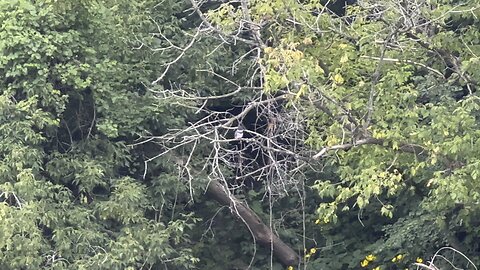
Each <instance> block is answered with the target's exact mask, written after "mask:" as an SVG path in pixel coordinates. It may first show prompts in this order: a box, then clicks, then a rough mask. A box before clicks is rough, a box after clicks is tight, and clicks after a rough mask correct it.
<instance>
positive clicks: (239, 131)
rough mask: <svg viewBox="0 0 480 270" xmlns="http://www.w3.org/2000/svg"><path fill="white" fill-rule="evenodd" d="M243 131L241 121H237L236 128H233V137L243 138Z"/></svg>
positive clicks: (243, 127)
mask: <svg viewBox="0 0 480 270" xmlns="http://www.w3.org/2000/svg"><path fill="white" fill-rule="evenodd" d="M244 131H245V126H244V125H243V124H242V123H238V127H237V130H235V135H234V137H235V139H237V140H239V139H241V138H243V132H244Z"/></svg>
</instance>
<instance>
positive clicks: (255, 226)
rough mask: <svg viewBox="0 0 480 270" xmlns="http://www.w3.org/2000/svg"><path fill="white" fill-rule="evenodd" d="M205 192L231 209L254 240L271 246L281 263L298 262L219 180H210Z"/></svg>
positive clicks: (273, 234) (289, 250) (286, 246)
mask: <svg viewBox="0 0 480 270" xmlns="http://www.w3.org/2000/svg"><path fill="white" fill-rule="evenodd" d="M207 193H208V194H209V195H210V196H212V197H213V198H214V199H215V200H216V201H218V202H219V203H221V204H223V205H227V206H229V207H230V208H231V209H232V213H234V215H235V216H236V217H237V218H239V219H241V220H242V221H243V222H244V223H245V225H247V226H248V228H249V230H250V232H251V233H252V235H253V237H254V238H255V241H257V242H258V243H259V244H260V245H262V246H264V247H267V248H271V247H273V255H274V256H275V257H276V258H277V259H278V260H279V261H280V262H281V263H282V264H283V265H285V266H290V265H297V264H298V262H299V257H298V255H297V253H296V252H295V250H293V249H292V248H291V247H290V246H288V245H287V244H286V243H285V242H283V241H282V240H281V239H280V238H279V237H278V236H277V235H276V234H275V233H274V232H273V231H272V230H271V228H269V227H268V226H267V225H265V223H263V221H262V220H261V219H260V217H259V216H258V215H257V214H256V213H255V212H254V211H253V210H252V209H250V207H248V206H247V205H246V204H245V203H243V202H241V201H240V200H238V199H237V198H235V197H234V196H233V195H232V194H230V193H229V192H228V191H226V189H225V187H224V186H223V185H222V184H221V183H220V182H218V181H211V182H210V184H209V185H208V189H207Z"/></svg>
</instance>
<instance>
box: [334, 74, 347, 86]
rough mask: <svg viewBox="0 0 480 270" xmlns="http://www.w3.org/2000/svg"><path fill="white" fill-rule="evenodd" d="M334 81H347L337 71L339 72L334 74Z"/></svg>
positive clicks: (338, 82) (339, 82)
mask: <svg viewBox="0 0 480 270" xmlns="http://www.w3.org/2000/svg"><path fill="white" fill-rule="evenodd" d="M333 81H334V82H335V83H336V84H343V83H344V82H345V79H343V77H342V75H340V74H338V73H337V74H335V76H333Z"/></svg>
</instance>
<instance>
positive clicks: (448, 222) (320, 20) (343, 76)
mask: <svg viewBox="0 0 480 270" xmlns="http://www.w3.org/2000/svg"><path fill="white" fill-rule="evenodd" d="M190 2H191V4H192V8H193V10H194V11H195V12H196V14H197V16H198V18H199V23H198V28H197V32H196V33H197V34H195V37H197V38H198V39H201V38H209V40H210V39H212V38H213V39H215V38H216V39H217V42H218V44H219V45H218V46H212V47H211V48H210V50H207V55H210V54H215V53H216V52H217V51H219V50H223V51H228V52H231V51H233V52H234V53H236V55H237V56H236V59H235V60H234V61H231V62H230V63H231V69H229V70H228V71H229V72H226V71H225V68H221V67H219V64H218V62H209V61H208V60H206V61H205V62H206V63H207V64H206V66H207V67H208V68H199V71H201V72H204V73H208V74H210V75H211V76H212V78H214V79H217V80H221V81H223V83H225V84H227V87H228V86H230V89H231V90H230V91H228V90H224V89H225V88H227V87H222V88H221V89H222V90H223V91H222V92H221V93H220V95H215V94H212V93H211V92H210V93H209V92H208V91H212V92H213V93H216V92H215V90H214V89H219V88H213V89H212V88H207V86H203V87H202V88H201V89H205V88H207V89H208V91H207V92H203V91H200V90H199V89H198V88H195V87H190V86H189V85H188V84H186V85H183V86H179V87H178V88H177V89H176V90H177V92H176V93H175V92H173V94H172V91H171V90H169V91H168V92H167V91H165V92H163V93H162V94H163V95H164V96H166V95H167V94H168V95H170V97H172V96H173V97H175V98H180V99H183V100H196V101H197V106H198V107H197V108H198V112H201V113H203V114H201V117H199V119H200V120H198V121H197V122H192V124H190V125H188V126H187V127H186V128H184V129H183V130H180V131H175V132H171V133H168V134H166V135H162V136H156V137H155V139H157V140H158V141H159V143H160V144H161V145H162V146H163V147H164V148H165V149H167V151H166V152H169V151H170V150H172V149H176V148H177V147H180V145H181V147H182V149H183V146H187V145H190V148H188V152H189V153H190V154H189V156H195V155H196V153H198V151H196V150H197V149H196V147H198V145H202V143H205V142H208V143H209V144H210V145H211V147H209V148H208V150H205V148H204V147H201V148H200V150H199V151H201V152H202V153H204V154H203V156H205V157H206V158H207V161H208V163H207V165H205V166H203V168H204V170H203V172H204V173H205V172H206V173H207V174H208V177H209V178H210V180H211V181H216V180H219V181H221V182H222V183H223V186H224V188H225V189H229V190H230V194H232V195H233V194H238V193H243V192H244V191H245V190H244V189H242V188H243V187H241V188H239V187H238V186H242V185H238V179H239V178H248V177H250V176H253V178H255V180H256V181H257V182H256V183H258V181H259V180H260V181H262V183H263V184H262V187H263V188H264V191H265V192H266V193H265V194H266V196H267V197H268V198H269V202H270V206H269V207H268V209H269V210H268V211H269V224H270V227H271V228H273V227H272V224H273V223H274V220H276V219H279V218H281V216H282V215H284V212H283V211H285V208H282V206H279V209H277V211H278V212H275V210H273V208H274V207H275V202H277V203H278V200H277V199H276V198H278V197H276V196H278V195H279V193H282V194H288V193H289V192H292V188H293V190H295V189H296V190H297V191H299V193H300V194H301V195H302V196H303V195H305V194H306V193H305V191H304V189H305V185H306V186H310V187H312V188H313V189H314V190H316V191H317V192H318V195H319V196H320V198H321V200H320V201H321V203H320V204H319V207H318V208H317V210H316V214H317V215H318V217H317V218H315V219H314V220H313V221H312V220H305V219H304V222H314V221H315V220H316V223H319V224H330V223H331V222H334V223H335V222H339V219H340V220H341V221H343V222H345V221H346V220H348V219H350V218H351V217H352V213H350V212H349V211H350V210H351V209H352V210H353V211H355V212H354V213H358V220H359V224H365V223H367V222H366V221H364V220H365V219H366V218H367V217H368V218H369V219H370V220H374V221H375V222H377V224H378V225H379V226H377V227H374V228H372V229H371V231H370V232H365V233H366V234H368V235H367V236H366V237H365V238H366V239H368V238H371V239H372V240H370V241H369V242H370V243H371V245H369V246H367V247H365V246H364V243H356V244H352V245H351V246H350V247H351V248H353V249H357V251H356V252H355V253H354V254H355V255H354V257H353V258H351V257H350V258H349V261H346V259H345V258H344V259H343V260H340V261H338V260H337V261H335V264H334V265H333V266H330V269H333V268H336V269H340V268H341V267H345V265H348V266H349V267H354V265H358V262H359V261H361V260H362V257H364V256H365V254H368V252H376V253H383V254H384V255H385V257H386V259H385V260H384V261H383V263H386V262H387V261H389V260H390V259H389V258H391V257H392V256H393V255H395V254H396V253H399V252H406V251H409V252H411V253H410V254H409V256H410V258H414V257H415V256H417V255H415V254H420V253H426V254H429V253H433V252H434V251H435V250H436V249H437V247H438V246H441V245H443V244H449V245H455V246H457V248H458V249H461V250H469V252H472V253H471V254H473V253H474V252H475V250H476V249H477V247H476V244H475V243H476V242H477V239H478V234H476V233H475V232H474V231H475V229H474V228H475V227H476V225H475V224H474V223H475V222H474V221H473V220H475V216H476V215H477V214H476V213H477V211H478V209H477V207H476V200H477V199H476V198H477V197H478V194H477V189H476V188H475V187H476V186H478V184H477V183H476V182H477V177H476V175H477V173H476V171H477V169H478V168H477V165H476V164H477V163H478V161H477V156H478V149H477V148H478V147H476V145H477V144H478V142H479V137H478V108H479V106H478V97H477V94H476V88H477V87H478V74H479V73H478V70H477V67H476V66H475V65H474V64H473V65H472V63H476V62H477V61H478V56H477V55H478V50H477V49H478V48H477V47H478V39H477V38H476V37H477V35H478V30H477V29H478V19H477V16H478V7H479V3H478V2H477V1H470V2H468V3H463V2H462V3H460V2H458V1H443V2H442V3H427V2H422V3H418V2H416V1H384V2H382V3H378V2H374V1H353V2H352V1H335V2H336V3H330V1H329V2H327V3H320V2H318V1H309V2H298V1H268V2H265V1H248V2H247V1H240V2H223V3H209V2H206V3H205V2H200V1H190ZM341 2H343V4H341ZM339 7H340V8H339ZM193 43H194V41H193V40H192V44H193ZM187 50H188V47H185V48H184V49H182V50H180V51H181V52H185V51H187ZM234 58H235V57H234ZM207 59H208V58H207ZM239 63H248V65H250V68H249V69H247V71H243V70H241V69H239V68H238V65H239ZM172 65H174V63H172ZM220 65H221V66H222V67H223V66H224V65H225V60H224V61H222V62H221V64H220ZM162 75H163V74H162ZM162 78H163V77H160V79H162ZM252 88H253V89H252ZM258 88H260V89H258ZM245 96H246V98H247V99H246V101H245V99H244V97H245ZM238 97H241V99H240V101H238V99H237V98H238ZM218 99H222V100H231V101H229V102H226V103H229V104H232V105H233V106H231V107H230V108H229V107H227V108H225V106H223V107H222V106H221V105H218V102H216V101H215V100H218ZM235 106H236V107H235ZM238 107H240V108H238ZM252 119H253V120H252ZM277 120H279V121H277ZM239 123H240V124H242V123H243V124H247V125H248V124H250V126H249V127H247V131H246V133H247V134H249V136H248V137H247V138H245V139H243V138H242V141H243V142H244V144H246V145H247V147H246V148H245V147H243V148H241V149H240V150H239V149H238V148H232V145H231V144H232V140H234V139H232V138H233V135H232V134H233V130H235V128H236V126H237V125H240V124H239ZM276 123H280V125H279V126H277V125H275V124H276ZM273 126H275V128H274V129H273V130H272V128H271V127H273ZM229 130H230V132H229ZM289 132H293V134H295V136H291V133H289ZM151 138H152V137H149V138H148V139H151ZM207 145H208V144H207ZM249 147H250V148H249ZM205 151H206V154H205ZM314 151H316V152H314ZM166 152H162V153H160V155H163V154H164V153H166ZM312 152H314V153H312ZM252 153H253V155H252ZM239 159H240V160H241V161H240V162H239V161H238V160H239ZM189 161H191V159H187V162H186V164H182V166H185V168H186V171H187V172H188V175H187V176H188V179H189V181H190V182H191V181H193V180H194V179H197V177H199V176H197V175H194V176H193V175H192V174H191V171H190V169H188V168H195V164H189ZM190 165H191V166H190ZM309 165H310V166H309ZM232 167H233V168H235V169H234V170H232V169H230V168H232ZM318 168H322V169H320V170H319V169H318ZM318 171H320V172H318ZM322 171H323V172H322ZM239 172H240V173H239ZM306 175H308V177H306ZM315 178H316V179H315ZM241 180H242V179H241ZM289 180H293V181H289ZM235 181H237V182H235ZM232 182H233V183H232ZM247 183H248V181H247ZM241 184H245V181H242V182H241ZM253 186H255V184H254V185H253ZM278 187H281V188H280V189H279V188H278ZM254 189H255V187H254ZM278 190H282V192H278ZM280 197H281V195H280ZM274 198H275V199H274ZM305 200H306V199H305V198H301V199H300V201H301V202H304V201H305ZM232 201H233V200H232ZM233 208H234V207H233ZM303 209H304V210H305V208H303ZM374 209H378V214H379V215H381V216H385V217H387V218H390V219H385V218H382V217H381V216H377V213H376V211H373V210H374ZM232 211H235V210H232ZM345 211H347V212H345ZM394 213H395V215H396V216H394ZM305 214H306V213H304V216H303V217H302V218H305ZM308 214H310V215H308V216H311V214H312V213H308ZM364 214H365V215H367V214H368V216H367V217H364ZM339 215H340V216H339ZM356 216H357V215H356V214H354V215H353V217H355V218H356ZM471 222H474V223H471ZM368 223H370V222H368ZM372 225H373V224H372ZM321 226H326V227H328V226H332V228H336V227H335V225H321ZM303 227H305V226H303ZM372 227H373V226H372ZM250 229H251V228H250ZM350 229H351V230H358V228H357V229H354V228H350ZM300 231H301V230H300ZM297 232H298V230H297ZM337 233H338V232H337ZM252 234H253V235H255V233H252ZM327 234H328V233H327ZM404 234H408V235H409V237H405V236H404ZM467 235H468V237H466V236H467ZM323 237H325V238H327V240H326V242H324V243H328V239H329V238H330V236H328V235H327V236H325V235H324V236H323ZM381 237H387V241H385V242H383V241H378V242H376V240H380V239H381ZM337 238H338V237H337ZM381 242H383V243H381ZM432 243H434V244H433V245H432ZM294 245H296V247H297V248H299V249H300V250H303V249H305V248H307V243H306V242H305V240H304V241H303V243H301V244H300V243H295V244H294ZM302 245H303V247H302ZM361 246H363V247H361ZM350 247H349V248H350ZM272 250H275V247H273V246H272ZM307 255H309V256H310V255H311V254H307ZM337 256H340V254H337ZM342 256H343V255H342ZM280 260H281V259H280ZM308 261H309V263H310V264H311V265H312V267H313V266H314V265H316V266H321V265H325V262H321V261H310V259H309V260H308ZM379 263H382V262H379ZM270 267H273V260H270Z"/></svg>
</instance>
